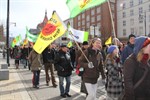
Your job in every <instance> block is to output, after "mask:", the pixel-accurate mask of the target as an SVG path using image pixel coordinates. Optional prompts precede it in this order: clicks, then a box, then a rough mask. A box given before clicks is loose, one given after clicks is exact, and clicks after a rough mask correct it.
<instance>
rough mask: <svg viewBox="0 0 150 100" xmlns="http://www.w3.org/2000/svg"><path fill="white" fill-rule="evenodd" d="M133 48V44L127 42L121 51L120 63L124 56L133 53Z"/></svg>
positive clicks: (123, 60) (124, 58)
mask: <svg viewBox="0 0 150 100" xmlns="http://www.w3.org/2000/svg"><path fill="white" fill-rule="evenodd" d="M133 48H134V45H133V44H130V43H129V44H128V45H127V46H126V47H125V48H124V49H123V51H122V53H121V61H122V63H124V62H125V60H126V58H127V57H128V56H129V55H130V54H132V53H133Z"/></svg>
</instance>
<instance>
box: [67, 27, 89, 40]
mask: <svg viewBox="0 0 150 100" xmlns="http://www.w3.org/2000/svg"><path fill="white" fill-rule="evenodd" d="M88 36H89V33H88V32H86V31H80V30H76V29H73V28H72V27H71V26H70V25H68V32H67V38H69V39H71V40H74V41H76V42H79V43H83V42H84V41H88Z"/></svg>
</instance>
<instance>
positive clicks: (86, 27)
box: [73, 0, 117, 43]
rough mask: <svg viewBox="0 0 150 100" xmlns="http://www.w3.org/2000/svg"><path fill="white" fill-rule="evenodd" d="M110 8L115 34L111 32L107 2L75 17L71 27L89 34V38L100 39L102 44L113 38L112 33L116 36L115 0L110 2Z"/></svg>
mask: <svg viewBox="0 0 150 100" xmlns="http://www.w3.org/2000/svg"><path fill="white" fill-rule="evenodd" d="M110 8H111V12H112V17H113V22H114V28H115V32H114V31H113V27H112V21H111V16H110V11H109V6H108V3H107V2H105V3H103V4H101V5H98V6H95V7H93V8H90V9H88V10H86V11H84V12H83V13H81V14H79V15H78V16H76V17H75V18H74V19H73V27H74V28H75V29H78V30H83V31H88V32H89V33H90V36H89V38H93V37H101V39H102V42H103V43H104V42H105V41H106V40H107V39H108V38H109V37H110V36H113V34H114V33H116V35H117V21H116V19H117V15H116V11H117V10H116V8H117V7H116V0H110Z"/></svg>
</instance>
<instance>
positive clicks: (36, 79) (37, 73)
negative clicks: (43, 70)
mask: <svg viewBox="0 0 150 100" xmlns="http://www.w3.org/2000/svg"><path fill="white" fill-rule="evenodd" d="M39 80H40V70H38V71H35V70H34V71H33V78H32V84H33V85H35V86H37V85H39Z"/></svg>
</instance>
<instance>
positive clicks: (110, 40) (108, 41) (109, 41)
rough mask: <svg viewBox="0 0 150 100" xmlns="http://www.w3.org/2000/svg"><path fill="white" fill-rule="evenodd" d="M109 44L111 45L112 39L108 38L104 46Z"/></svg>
mask: <svg viewBox="0 0 150 100" xmlns="http://www.w3.org/2000/svg"><path fill="white" fill-rule="evenodd" d="M109 44H112V37H109V38H108V39H107V40H106V42H105V45H109Z"/></svg>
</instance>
